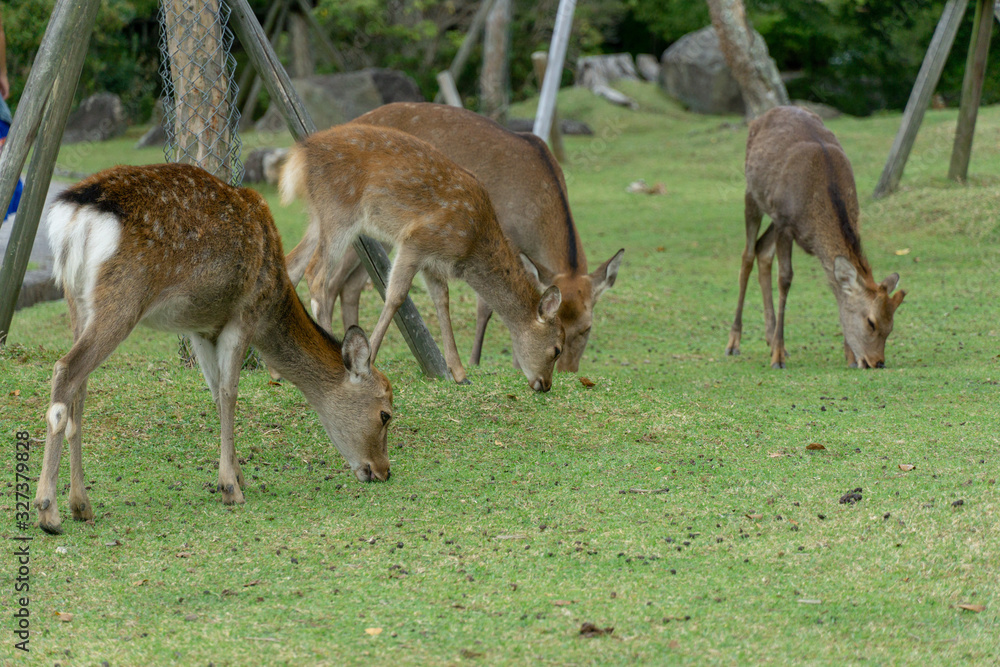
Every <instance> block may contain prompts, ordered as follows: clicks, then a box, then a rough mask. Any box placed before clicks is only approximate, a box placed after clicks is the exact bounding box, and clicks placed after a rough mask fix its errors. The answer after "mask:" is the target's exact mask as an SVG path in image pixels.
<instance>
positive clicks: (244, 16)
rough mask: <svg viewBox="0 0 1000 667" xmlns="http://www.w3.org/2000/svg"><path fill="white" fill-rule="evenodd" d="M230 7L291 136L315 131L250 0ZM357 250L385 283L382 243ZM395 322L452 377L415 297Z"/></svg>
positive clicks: (431, 371) (362, 240)
mask: <svg viewBox="0 0 1000 667" xmlns="http://www.w3.org/2000/svg"><path fill="white" fill-rule="evenodd" d="M231 8H232V14H231V17H232V19H233V29H234V31H235V32H236V35H237V37H239V40H240V43H241V44H242V45H243V48H244V49H246V50H247V53H248V54H249V55H250V59H251V61H252V62H253V65H254V67H255V68H256V69H257V72H258V73H259V74H260V75H261V76H262V77H263V79H264V83H265V85H266V86H267V90H268V92H269V93H270V94H271V103H272V104H277V105H278V107H279V108H280V109H281V113H282V115H283V116H284V117H285V121H286V122H287V123H288V128H289V130H290V131H291V133H292V136H293V137H295V138H296V139H297V140H298V139H303V138H305V137H306V136H307V135H309V134H311V133H313V132H315V131H316V125H315V123H313V121H312V118H310V116H309V112H308V111H306V108H305V106H304V105H303V104H302V100H301V99H299V94H298V93H297V92H295V89H294V88H293V87H292V82H291V80H290V79H289V78H288V73H287V72H286V71H285V68H284V67H282V66H281V62H280V61H279V60H278V56H277V55H276V54H275V53H274V49H272V48H271V44H270V42H268V40H267V37H266V36H265V35H264V31H263V30H262V29H261V27H260V24H259V23H257V19H256V18H255V17H254V15H253V10H251V9H250V5H249V4H247V0H232V7H231ZM354 249H355V251H357V253H358V257H360V258H361V262H362V264H364V266H365V270H367V271H368V275H369V276H371V278H372V282H373V283H375V285H376V286H379V285H383V286H384V285H385V279H384V278H383V276H386V275H388V274H389V270H390V268H391V266H390V264H389V257H388V256H387V255H386V254H385V250H383V249H382V246H381V245H379V244H378V243H377V242H375V241H373V240H371V239H369V238H367V237H365V236H361V237H358V239H357V240H355V242H354ZM383 298H384V295H383ZM393 321H394V322H395V323H396V326H398V327H399V330H400V332H401V333H402V334H403V338H404V339H405V340H406V344H407V345H408V346H409V347H410V351H411V352H412V353H413V356H414V357H416V358H417V361H418V362H419V363H420V367H421V368H422V369H423V371H424V373H426V374H427V375H430V376H433V377H440V378H448V379H453V378H452V376H451V372H450V371H449V370H448V364H446V363H445V360H444V356H442V354H441V350H440V349H438V346H437V343H435V342H434V339H433V338H431V335H430V332H429V331H428V330H427V325H426V324H424V321H423V319H421V317H420V313H419V312H417V307H416V306H415V305H414V304H413V300H412V299H410V298H409V297H407V298H406V301H405V302H404V303H403V305H402V306H401V307H400V309H399V310H398V311H397V312H396V315H395V317H394V318H393Z"/></svg>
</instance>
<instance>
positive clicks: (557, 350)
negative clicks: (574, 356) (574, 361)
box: [552, 347, 562, 359]
mask: <svg viewBox="0 0 1000 667" xmlns="http://www.w3.org/2000/svg"><path fill="white" fill-rule="evenodd" d="M560 354H562V348H561V347H557V348H556V356H554V357H552V358H553V359H558V358H559V355H560Z"/></svg>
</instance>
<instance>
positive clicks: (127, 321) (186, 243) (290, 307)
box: [35, 164, 392, 533]
mask: <svg viewBox="0 0 1000 667" xmlns="http://www.w3.org/2000/svg"><path fill="white" fill-rule="evenodd" d="M49 243H50V245H51V247H52V248H53V250H54V252H55V275H56V280H57V281H61V282H62V285H63V289H64V290H65V293H66V301H67V305H68V306H69V313H70V321H71V323H72V327H73V347H72V349H70V351H69V353H68V354H67V355H66V356H64V357H63V358H62V359H60V360H59V361H57V362H56V364H55V369H54V371H53V374H52V403H51V406H50V407H49V409H48V412H47V413H46V422H47V425H48V432H47V434H46V440H45V457H44V461H43V464H42V472H41V475H40V476H39V479H38V491H37V494H36V496H35V506H36V507H37V509H38V519H39V522H38V523H39V526H40V527H41V528H42V530H44V531H46V532H48V533H59V532H61V528H60V519H59V512H58V510H57V507H56V486H57V483H58V476H59V458H60V455H61V453H62V445H63V438H64V436H65V437H66V438H68V439H69V445H70V472H71V479H70V492H69V504H70V509H71V510H72V512H73V518H74V519H77V520H80V521H87V520H91V519H93V518H94V512H93V509H92V508H91V504H90V501H89V500H88V498H87V492H86V490H85V487H84V477H83V465H82V453H81V433H82V418H83V404H84V399H85V397H86V394H87V377H88V376H89V375H90V373H91V372H92V371H93V370H94V369H95V368H97V366H98V365H100V364H101V363H102V362H103V361H104V360H105V359H106V358H107V357H108V355H110V354H111V352H112V351H113V350H114V349H115V348H116V347H118V344H119V343H121V342H122V341H123V340H125V338H126V337H127V336H128V335H129V333H130V332H131V331H132V329H134V328H135V327H136V325H137V324H139V323H140V322H142V323H144V324H146V325H148V326H151V327H153V328H156V329H161V330H166V331H173V332H178V333H186V334H188V335H189V336H190V337H191V342H192V344H193V346H194V349H195V353H196V355H197V357H198V362H199V364H200V366H201V370H202V374H203V375H204V376H205V381H206V382H207V383H208V386H209V388H210V389H211V391H212V398H213V399H214V401H215V404H216V406H217V408H218V412H219V420H220V422H221V427H222V428H221V431H222V446H221V453H220V457H219V490H220V491H221V492H222V500H223V502H224V503H226V504H231V503H242V502H243V492H242V490H241V489H240V487H241V485H242V484H243V474H242V472H241V471H240V466H239V463H238V461H237V458H236V450H235V448H234V445H233V420H234V414H235V410H236V391H237V384H238V382H239V376H240V367H241V365H242V363H243V359H244V357H245V355H246V351H247V348H248V347H249V346H250V345H253V346H254V347H256V348H257V350H259V351H260V353H261V355H262V356H263V357H264V359H265V360H266V361H267V363H268V364H269V365H272V366H273V367H275V368H277V369H278V370H280V372H281V373H282V375H283V376H284V377H286V378H288V379H289V380H290V381H291V382H293V383H294V384H295V385H296V386H298V387H299V388H300V389H301V390H302V393H303V394H304V395H305V397H306V399H307V400H308V401H309V403H310V404H311V405H312V406H313V408H314V409H315V410H316V411H317V412H318V413H319V418H320V421H321V422H322V424H323V427H324V428H325V429H326V431H327V433H328V434H329V436H330V439H331V440H332V441H333V443H334V444H335V445H336V447H337V449H338V450H340V452H341V454H343V455H344V457H345V458H346V459H347V461H348V463H349V464H350V466H351V468H352V470H353V471H354V474H355V475H356V476H357V477H358V479H360V480H362V481H369V480H371V479H379V480H385V479H388V477H389V459H388V454H387V449H386V429H387V425H388V422H389V419H390V418H391V416H392V389H391V388H390V386H389V381H388V380H387V379H386V377H385V376H384V375H383V374H382V373H380V372H379V371H378V370H376V369H374V368H372V366H371V363H370V358H371V354H370V348H369V344H368V341H367V339H366V338H365V335H364V332H362V331H361V329H359V328H357V327H354V328H352V329H351V330H349V331H348V332H347V334H346V335H345V336H344V342H343V346H341V344H339V343H338V342H337V341H336V340H335V339H333V338H332V337H330V336H329V335H328V334H327V333H326V332H324V331H323V330H322V329H321V328H320V327H319V326H318V325H317V324H316V323H315V322H314V321H313V320H312V319H311V318H310V317H309V315H308V314H306V311H305V308H303V306H302V303H301V302H300V301H299V299H298V297H297V296H296V294H295V289H294V288H293V287H292V284H291V282H289V280H288V276H287V274H286V272H285V261H284V256H283V253H282V250H281V239H280V238H279V236H278V232H277V230H276V229H275V226H274V222H273V220H272V219H271V214H270V212H269V211H268V209H267V204H266V203H265V202H264V200H263V198H262V197H261V196H260V195H258V194H257V193H256V192H254V191H253V190H248V189H242V188H234V187H231V186H229V185H227V184H225V183H223V182H222V181H220V180H219V179H217V178H215V177H214V176H211V175H210V174H208V173H207V172H205V171H203V170H201V169H199V168H197V167H192V166H188V165H179V164H178V165H153V166H148V167H116V168H114V169H110V170H107V171H104V172H101V173H99V174H96V175H94V176H91V177H90V178H87V179H86V180H84V181H82V182H80V183H79V184H78V185H76V186H74V187H72V188H70V189H68V190H66V191H64V192H63V193H62V194H61V195H60V196H59V198H58V201H57V203H56V204H55V205H54V206H53V208H52V210H51V212H50V213H49Z"/></svg>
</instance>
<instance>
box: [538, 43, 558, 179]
mask: <svg viewBox="0 0 1000 667" xmlns="http://www.w3.org/2000/svg"><path fill="white" fill-rule="evenodd" d="M548 64H549V54H547V53H545V52H544V51H535V52H534V53H532V54H531V65H532V67H534V69H535V78H536V79H538V88H539V90H541V88H542V82H543V81H545V70H546V69H548ZM549 131H550V132H551V134H550V135H549V146H551V147H552V154H553V155H555V156H556V159H557V160H559V162H565V161H566V149H565V148H564V147H563V140H562V130H561V129H560V127H559V109H558V108H557V107H553V108H552V126H551V127H550V128H549Z"/></svg>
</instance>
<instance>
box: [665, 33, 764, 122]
mask: <svg viewBox="0 0 1000 667" xmlns="http://www.w3.org/2000/svg"><path fill="white" fill-rule="evenodd" d="M755 34H757V37H759V38H760V39H763V37H760V35H759V34H758V33H755ZM660 65H661V67H660V85H661V86H662V87H663V89H664V90H666V92H667V94H668V95H670V96H671V97H674V98H676V99H678V100H679V101H680V102H681V103H682V104H684V105H685V106H687V107H688V108H690V109H691V110H692V111H696V112H698V113H704V114H741V115H742V114H743V113H744V109H745V107H744V105H743V94H742V93H741V92H740V86H739V84H738V83H736V79H734V78H733V75H732V73H731V72H730V71H729V65H727V64H726V59H725V57H724V56H723V55H722V51H721V50H720V49H719V37H718V35H716V33H715V29H714V28H713V27H712V26H708V27H707V28H702V29H701V30H698V31H696V32H692V33H688V34H687V35H684V36H683V37H681V38H680V39H678V40H677V41H676V42H674V43H673V44H671V45H670V48H668V49H667V50H666V51H664V52H663V57H662V58H661V59H660Z"/></svg>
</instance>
